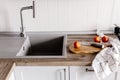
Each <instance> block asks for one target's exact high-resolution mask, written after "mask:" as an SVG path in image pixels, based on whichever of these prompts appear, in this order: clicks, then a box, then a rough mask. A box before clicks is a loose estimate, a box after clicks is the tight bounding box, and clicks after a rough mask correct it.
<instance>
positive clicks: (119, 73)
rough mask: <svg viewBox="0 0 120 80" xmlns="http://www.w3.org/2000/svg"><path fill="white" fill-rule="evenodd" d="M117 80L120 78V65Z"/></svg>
mask: <svg viewBox="0 0 120 80" xmlns="http://www.w3.org/2000/svg"><path fill="white" fill-rule="evenodd" d="M116 77H117V78H116V80H120V67H119V68H118V71H117V72H116Z"/></svg>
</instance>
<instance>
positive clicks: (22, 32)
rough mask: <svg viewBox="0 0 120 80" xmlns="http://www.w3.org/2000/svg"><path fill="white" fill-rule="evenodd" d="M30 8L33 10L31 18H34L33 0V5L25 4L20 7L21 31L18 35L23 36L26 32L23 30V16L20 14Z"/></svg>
mask: <svg viewBox="0 0 120 80" xmlns="http://www.w3.org/2000/svg"><path fill="white" fill-rule="evenodd" d="M29 9H32V10H33V18H35V1H33V5H32V6H26V7H22V8H21V9H20V19H21V32H20V37H25V36H26V33H25V30H24V26H23V16H22V12H23V11H24V10H29Z"/></svg>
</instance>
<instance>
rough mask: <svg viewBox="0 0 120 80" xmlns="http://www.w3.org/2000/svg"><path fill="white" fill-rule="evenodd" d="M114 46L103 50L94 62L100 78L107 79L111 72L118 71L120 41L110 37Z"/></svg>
mask: <svg viewBox="0 0 120 80" xmlns="http://www.w3.org/2000/svg"><path fill="white" fill-rule="evenodd" d="M109 39H110V43H111V44H112V46H113V47H107V48H104V49H103V50H101V51H100V52H99V53H98V54H97V55H96V57H95V58H94V60H93V62H92V67H93V69H94V71H95V73H96V75H97V77H98V79H99V80H105V78H106V77H107V76H109V75H110V74H111V73H113V72H116V71H117V68H118V66H119V63H120V42H119V40H118V39H113V38H109Z"/></svg>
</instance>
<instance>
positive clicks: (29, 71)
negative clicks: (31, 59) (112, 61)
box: [14, 66, 69, 80]
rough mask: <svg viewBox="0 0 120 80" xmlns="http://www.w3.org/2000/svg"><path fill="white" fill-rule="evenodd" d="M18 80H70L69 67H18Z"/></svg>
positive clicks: (16, 69) (16, 70) (16, 73)
mask: <svg viewBox="0 0 120 80" xmlns="http://www.w3.org/2000/svg"><path fill="white" fill-rule="evenodd" d="M14 72H15V79H16V80H69V79H68V78H69V76H68V67H67V66H18V67H16V68H15V70H14Z"/></svg>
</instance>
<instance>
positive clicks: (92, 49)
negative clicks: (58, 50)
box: [69, 44, 101, 54]
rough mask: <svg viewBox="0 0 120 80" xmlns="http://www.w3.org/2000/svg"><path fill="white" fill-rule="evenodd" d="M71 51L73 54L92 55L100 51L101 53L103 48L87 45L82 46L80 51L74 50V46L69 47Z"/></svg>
mask: <svg viewBox="0 0 120 80" xmlns="http://www.w3.org/2000/svg"><path fill="white" fill-rule="evenodd" d="M69 50H70V51H71V52H73V53H77V54H80V53H85V54H91V53H97V52H99V51H101V48H96V47H93V46H85V45H81V47H80V48H79V49H76V48H74V46H73V44H71V45H69Z"/></svg>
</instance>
